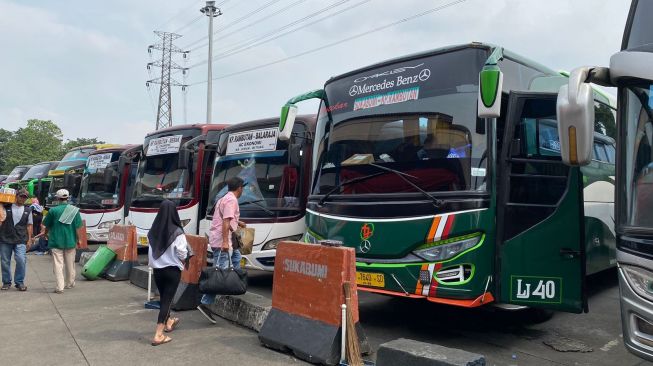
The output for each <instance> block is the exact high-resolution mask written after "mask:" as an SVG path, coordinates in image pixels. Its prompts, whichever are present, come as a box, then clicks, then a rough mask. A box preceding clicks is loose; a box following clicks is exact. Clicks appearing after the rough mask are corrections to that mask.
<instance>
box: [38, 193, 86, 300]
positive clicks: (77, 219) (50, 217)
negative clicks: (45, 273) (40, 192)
mask: <svg viewBox="0 0 653 366" xmlns="http://www.w3.org/2000/svg"><path fill="white" fill-rule="evenodd" d="M69 197H70V193H69V192H68V190H66V189H60V190H58V191H57V193H56V194H55V198H56V201H57V205H56V206H55V207H53V208H52V209H51V210H50V211H48V214H47V215H46V216H45V218H44V219H43V225H44V226H45V236H47V237H48V247H49V248H50V250H51V251H52V262H53V265H54V277H55V281H56V289H55V290H54V292H55V293H57V294H62V293H63V290H64V288H67V289H69V288H73V287H75V249H76V247H77V246H79V244H80V240H81V238H80V232H79V230H80V229H81V228H82V217H81V215H80V214H79V208H77V207H75V206H73V205H70V204H68V198H69ZM64 270H65V277H64Z"/></svg>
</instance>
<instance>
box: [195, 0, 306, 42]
mask: <svg viewBox="0 0 653 366" xmlns="http://www.w3.org/2000/svg"><path fill="white" fill-rule="evenodd" d="M306 1H307V0H297V1H295V2H294V3H292V4H289V5H287V6H285V7H283V8H281V9H279V10H277V11H275V12H273V13H272V14H269V15H267V16H265V17H263V18H261V19H257V20H255V21H253V22H251V23H249V24H247V25H245V26H242V27H240V28H238V29H236V30H233V31H231V32H229V33H227V34H223V35H222V37H219V38H218V39H216V41H217V40H222V39H225V38H227V37H229V36H230V35H232V34H236V33H239V32H241V31H243V30H245V29H247V28H250V27H253V26H255V25H258V24H261V22H264V21H266V20H268V19H270V18H272V17H274V16H275V15H279V14H281V13H283V12H285V11H287V10H289V9H293V8H294V7H296V6H297V5H299V4H301V3H303V2H306ZM206 45H208V43H203V44H201V45H199V46H195V47H193V48H191V49H190V50H191V51H194V50H196V49H198V48H202V47H204V46H206Z"/></svg>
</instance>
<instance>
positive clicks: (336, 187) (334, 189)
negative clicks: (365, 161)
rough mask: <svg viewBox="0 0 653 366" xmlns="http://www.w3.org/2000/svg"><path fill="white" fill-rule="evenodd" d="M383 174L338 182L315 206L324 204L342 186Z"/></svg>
mask: <svg viewBox="0 0 653 366" xmlns="http://www.w3.org/2000/svg"><path fill="white" fill-rule="evenodd" d="M383 174H385V172H381V173H374V174H370V175H364V176H362V177H358V178H352V179H349V180H345V181H343V182H340V183H338V184H337V185H336V186H335V187H333V188H331V189H330V190H329V191H328V192H327V193H325V194H324V196H323V197H322V199H320V201H318V203H317V204H318V205H320V206H322V205H323V204H324V202H326V200H327V198H329V196H330V195H332V194H333V193H335V192H336V191H337V190H339V189H340V188H342V187H344V186H346V185H348V184H352V183H356V182H361V181H364V180H367V179H370V178H374V177H378V176H379V175H383Z"/></svg>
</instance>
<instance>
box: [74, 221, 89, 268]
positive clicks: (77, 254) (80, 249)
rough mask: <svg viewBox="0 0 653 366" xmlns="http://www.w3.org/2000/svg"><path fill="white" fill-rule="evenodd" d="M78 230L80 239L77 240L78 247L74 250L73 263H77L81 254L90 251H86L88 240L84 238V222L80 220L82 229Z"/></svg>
mask: <svg viewBox="0 0 653 366" xmlns="http://www.w3.org/2000/svg"><path fill="white" fill-rule="evenodd" d="M79 230H80V231H79V234H80V235H81V238H79V241H80V245H79V246H78V247H77V248H76V250H75V263H78V262H79V260H80V258H81V256H82V253H86V252H89V251H90V249H88V238H87V236H86V220H82V227H81V228H80V229H79Z"/></svg>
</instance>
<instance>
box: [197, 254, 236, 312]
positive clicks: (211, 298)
mask: <svg viewBox="0 0 653 366" xmlns="http://www.w3.org/2000/svg"><path fill="white" fill-rule="evenodd" d="M213 250H214V251H213V265H214V266H215V267H219V268H222V269H225V268H227V267H228V266H229V262H228V260H229V253H228V252H223V251H221V250H220V249H213ZM216 251H217V252H218V257H217V258H216V256H215V252H216ZM240 258H242V255H240V250H238V249H236V250H234V251H233V252H232V253H231V264H232V266H233V267H234V268H238V269H240ZM200 302H201V303H202V304H204V305H210V304H213V303H214V302H215V295H210V294H204V295H202V300H201V301H200Z"/></svg>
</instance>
